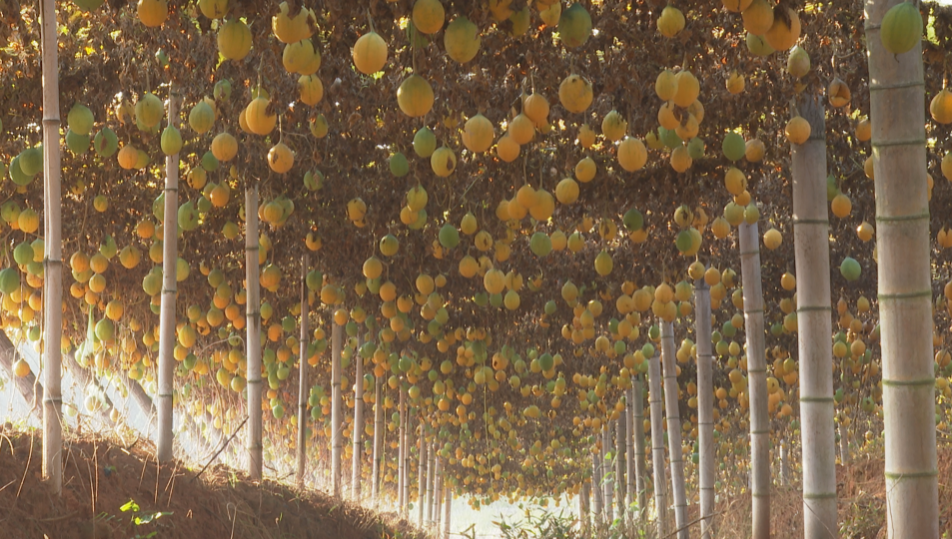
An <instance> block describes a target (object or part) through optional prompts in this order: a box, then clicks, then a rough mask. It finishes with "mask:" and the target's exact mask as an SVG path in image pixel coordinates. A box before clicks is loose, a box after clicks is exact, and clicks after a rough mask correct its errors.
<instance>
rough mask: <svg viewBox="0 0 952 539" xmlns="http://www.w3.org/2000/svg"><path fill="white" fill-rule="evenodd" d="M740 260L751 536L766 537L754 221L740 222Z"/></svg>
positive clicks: (766, 432)
mask: <svg viewBox="0 0 952 539" xmlns="http://www.w3.org/2000/svg"><path fill="white" fill-rule="evenodd" d="M738 233H739V235H740V261H741V272H742V276H743V293H744V333H745V335H746V337H747V374H748V382H747V391H748V396H749V398H748V402H749V406H750V446H751V449H750V468H751V492H750V494H751V504H752V508H751V519H752V521H753V522H752V526H753V528H752V539H768V538H769V537H770V482H771V477H770V417H769V416H768V414H767V358H766V351H765V345H764V295H763V290H762V289H763V284H762V282H761V279H760V244H759V243H758V242H759V235H758V233H757V223H756V222H755V223H753V224H748V223H741V225H740V227H738Z"/></svg>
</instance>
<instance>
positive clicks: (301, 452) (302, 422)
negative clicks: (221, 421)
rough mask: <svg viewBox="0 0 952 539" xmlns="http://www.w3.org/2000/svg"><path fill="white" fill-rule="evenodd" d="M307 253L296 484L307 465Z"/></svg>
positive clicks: (303, 271)
mask: <svg viewBox="0 0 952 539" xmlns="http://www.w3.org/2000/svg"><path fill="white" fill-rule="evenodd" d="M308 266H309V263H308V256H307V253H305V254H304V257H303V258H302V259H301V342H300V352H299V353H298V424H297V485H298V487H303V486H304V470H305V468H306V467H307V464H306V463H307V458H306V455H307V451H306V449H307V400H308V397H310V394H309V390H308V386H307V345H308V337H309V336H308V323H307V322H308V320H307V315H308V312H307V311H308V304H307V269H308Z"/></svg>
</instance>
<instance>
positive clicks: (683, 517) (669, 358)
mask: <svg viewBox="0 0 952 539" xmlns="http://www.w3.org/2000/svg"><path fill="white" fill-rule="evenodd" d="M674 347H675V344H674V326H673V325H672V324H671V322H661V363H662V369H663V372H664V374H663V375H662V376H663V377H664V411H665V416H666V419H667V420H668V461H669V464H670V466H671V494H672V497H673V498H674V524H675V526H676V528H677V529H678V535H677V537H678V539H688V531H689V530H688V527H687V523H688V510H687V505H688V504H687V493H686V491H685V488H684V460H683V457H682V455H683V453H682V451H681V411H680V409H679V407H678V374H677V372H678V370H677V369H678V367H677V364H676V360H675V357H674V356H675V349H674Z"/></svg>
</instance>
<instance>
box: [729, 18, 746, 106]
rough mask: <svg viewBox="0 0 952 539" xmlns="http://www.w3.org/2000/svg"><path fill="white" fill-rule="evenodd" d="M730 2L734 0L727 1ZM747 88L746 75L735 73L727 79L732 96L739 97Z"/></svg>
mask: <svg viewBox="0 0 952 539" xmlns="http://www.w3.org/2000/svg"><path fill="white" fill-rule="evenodd" d="M726 1H728V2H731V1H734V0H726ZM745 86H746V81H745V80H744V75H742V74H740V73H738V72H736V71H734V72H732V73H731V75H730V77H728V78H727V91H728V92H730V93H731V94H732V95H737V94H740V93H743V92H744V87H745Z"/></svg>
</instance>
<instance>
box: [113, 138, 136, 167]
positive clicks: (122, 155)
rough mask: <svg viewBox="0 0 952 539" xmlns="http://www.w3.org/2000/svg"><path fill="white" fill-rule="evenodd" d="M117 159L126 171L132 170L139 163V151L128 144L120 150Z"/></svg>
mask: <svg viewBox="0 0 952 539" xmlns="http://www.w3.org/2000/svg"><path fill="white" fill-rule="evenodd" d="M116 159H117V160H118V161H119V166H120V167H122V168H124V169H126V170H132V169H133V168H135V166H136V163H137V162H138V161H139V150H137V149H136V148H135V146H133V145H132V144H126V145H125V146H123V147H122V149H121V150H119V153H118V154H116Z"/></svg>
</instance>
